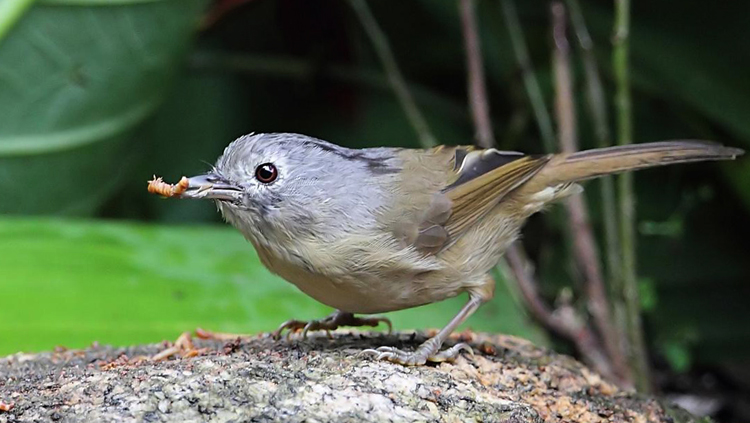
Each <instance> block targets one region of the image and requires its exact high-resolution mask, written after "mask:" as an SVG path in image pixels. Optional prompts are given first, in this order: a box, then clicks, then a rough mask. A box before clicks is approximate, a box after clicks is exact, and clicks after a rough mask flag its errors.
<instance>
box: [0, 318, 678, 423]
mask: <svg viewBox="0 0 750 423" xmlns="http://www.w3.org/2000/svg"><path fill="white" fill-rule="evenodd" d="M462 336H463V337H464V338H465V339H466V338H469V340H470V341H471V342H472V344H473V346H474V349H475V352H476V355H475V356H474V357H471V356H463V357H461V358H459V359H458V360H457V361H456V362H455V363H453V364H448V363H443V364H440V365H437V366H426V367H402V366H399V365H394V364H390V363H385V362H376V361H374V360H372V359H371V358H365V357H360V356H357V355H356V353H357V352H359V351H360V350H361V349H363V348H368V347H377V346H381V345H395V346H398V347H404V348H414V347H415V346H416V345H417V344H418V343H419V342H420V341H422V340H424V337H423V336H422V335H414V334H404V333H402V334H397V335H391V336H388V335H381V334H369V333H359V332H351V333H349V332H341V333H335V334H334V339H328V338H326V337H325V336H313V337H312V338H311V339H308V340H306V341H303V340H296V339H294V340H291V341H280V342H273V341H272V340H271V339H269V338H268V337H266V336H260V337H258V338H253V339H248V340H243V341H242V342H236V341H235V342H228V343H226V342H218V341H201V342H198V343H197V346H198V347H206V350H205V351H203V353H202V354H201V355H198V356H195V357H190V358H182V357H179V356H178V357H175V358H171V359H169V360H166V361H161V362H152V361H151V360H149V359H147V358H146V357H149V356H151V355H153V354H155V353H157V352H159V351H160V350H163V349H164V348H165V347H166V345H164V344H160V345H147V346H138V347H132V348H124V349H118V348H111V347H93V348H90V349H86V350H81V351H56V352H52V353H42V354H16V355H12V356H10V357H6V358H2V359H0V404H3V403H4V405H5V406H6V407H4V408H9V410H7V411H2V410H3V407H2V406H0V422H2V423H5V422H21V421H24V422H25V421H50V420H51V421H66V422H67V421H70V422H77V421H146V422H155V421H174V422H177V421H179V422H188V421H196V422H197V421H217V422H219V421H222V422H223V421H237V422H239V421H258V422H263V421H292V422H298V421H337V422H346V421H352V422H360V421H378V422H385V421H441V422H443V421H446V422H465V421H482V422H509V423H510V422H532V423H535V422H542V421H545V422H557V421H562V422H605V421H606V422H636V423H637V422H672V421H676V422H680V421H692V419H691V418H690V417H687V418H686V417H684V416H683V417H679V418H677V417H674V418H673V417H670V416H669V415H668V414H667V410H665V408H664V407H663V406H662V405H661V404H660V403H658V402H657V401H655V400H653V399H648V398H639V397H637V396H635V395H632V394H628V393H623V392H620V391H618V389H616V388H615V387H614V386H612V385H611V384H609V383H607V382H605V381H602V379H601V378H600V377H599V376H598V375H596V374H594V373H592V372H591V371H589V370H588V369H587V368H586V367H584V366H583V365H582V364H580V363H578V362H576V361H575V360H573V359H572V358H569V357H566V356H562V355H558V354H555V353H552V352H549V351H547V350H544V349H540V348H537V347H535V346H533V345H531V344H530V343H528V342H526V341H523V340H520V339H517V338H512V337H508V336H487V335H474V334H463V335H462Z"/></svg>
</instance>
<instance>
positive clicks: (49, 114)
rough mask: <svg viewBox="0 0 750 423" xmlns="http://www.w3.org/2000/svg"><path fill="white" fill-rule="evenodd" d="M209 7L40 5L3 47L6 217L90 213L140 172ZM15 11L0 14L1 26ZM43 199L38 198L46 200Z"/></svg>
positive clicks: (181, 3) (194, 3)
mask: <svg viewBox="0 0 750 423" xmlns="http://www.w3.org/2000/svg"><path fill="white" fill-rule="evenodd" d="M204 4H205V0H187V1H186V0H164V1H149V2H135V1H129V2H115V3H114V4H112V3H110V4H109V5H104V4H103V3H102V2H91V1H88V2H87V1H80V0H79V1H76V2H75V3H68V2H62V1H57V2H55V4H54V5H51V4H47V3H46V2H40V3H39V4H37V5H35V6H34V7H32V8H31V9H29V10H28V11H27V12H26V13H25V15H23V16H22V17H20V18H18V19H16V20H17V22H15V24H14V25H13V27H12V28H9V31H8V33H7V35H6V37H5V38H4V39H3V40H2V43H0V63H2V64H3V66H2V67H0V169H2V172H0V191H2V192H3V194H4V195H3V201H2V202H0V213H60V214H87V213H91V212H92V211H93V210H95V209H96V207H97V206H98V205H99V204H101V202H102V201H103V200H104V199H105V198H106V197H107V195H109V194H110V193H111V192H112V190H113V189H114V188H115V187H116V186H117V185H118V182H119V180H120V179H121V178H122V177H123V176H124V173H126V172H127V170H128V169H129V167H130V165H131V164H132V158H133V157H134V154H135V153H136V152H135V151H132V150H135V149H128V144H131V143H132V142H133V141H134V140H133V139H132V134H133V130H134V128H135V127H136V126H137V125H138V124H139V123H140V122H142V121H143V120H144V119H145V118H146V117H148V116H149V115H150V114H151V113H152V112H153V111H154V109H155V108H156V107H157V106H158V105H159V103H160V102H161V101H162V99H163V97H164V94H165V89H166V87H168V85H169V81H170V79H171V78H172V74H173V72H174V71H175V70H176V68H177V66H178V65H179V64H180V62H181V60H182V57H183V56H184V53H185V51H186V49H187V47H188V42H189V41H190V38H191V35H192V33H193V31H194V29H195V26H196V22H197V19H198V17H199V15H200V13H201V11H202V9H203V6H204ZM11 12H13V10H10V11H9V10H8V9H7V8H5V9H3V8H0V13H5V15H2V16H0V22H2V21H3V20H6V21H9V22H10V19H9V16H10V15H9V14H10V13H11ZM42 193H43V195H32V194H42Z"/></svg>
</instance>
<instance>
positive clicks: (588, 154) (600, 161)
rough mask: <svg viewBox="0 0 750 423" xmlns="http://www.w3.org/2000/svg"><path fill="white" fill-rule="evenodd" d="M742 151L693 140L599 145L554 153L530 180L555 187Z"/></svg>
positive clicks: (729, 156)
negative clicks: (573, 151)
mask: <svg viewBox="0 0 750 423" xmlns="http://www.w3.org/2000/svg"><path fill="white" fill-rule="evenodd" d="M742 154H744V151H743V150H741V149H739V148H731V147H724V146H723V145H720V144H716V143H711V142H706V141H693V140H688V141H665V142H654V143H646V144H630V145H621V146H616V147H607V148H598V149H594V150H586V151H579V152H576V153H569V154H557V155H554V156H552V158H551V159H550V161H549V163H548V164H547V165H546V166H544V167H543V168H542V169H541V170H540V171H539V173H538V174H537V175H535V177H534V178H533V181H530V182H536V183H541V184H543V185H546V186H554V185H558V184H565V183H569V182H577V181H583V180H586V179H592V178H596V177H599V176H604V175H609V174H613V173H620V172H626V171H630V170H638V169H645V168H648V167H655V166H663V165H669V164H673V163H687V162H699V161H705V160H732V159H734V158H736V157H737V156H740V155H742Z"/></svg>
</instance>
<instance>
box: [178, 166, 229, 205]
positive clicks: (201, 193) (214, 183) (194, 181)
mask: <svg viewBox="0 0 750 423" xmlns="http://www.w3.org/2000/svg"><path fill="white" fill-rule="evenodd" d="M242 193H243V189H242V188H241V187H239V186H237V185H235V184H233V183H231V182H229V181H227V180H226V179H224V178H223V177H221V176H219V175H217V174H216V173H213V172H209V173H206V174H204V175H197V176H193V177H191V178H188V179H187V188H186V189H185V191H184V192H182V193H181V194H180V197H182V198H200V199H213V200H225V201H234V200H237V199H239V197H240V195H242Z"/></svg>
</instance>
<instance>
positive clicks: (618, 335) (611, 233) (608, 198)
mask: <svg viewBox="0 0 750 423" xmlns="http://www.w3.org/2000/svg"><path fill="white" fill-rule="evenodd" d="M566 2H567V4H568V10H569V11H570V20H571V23H572V25H573V29H574V31H575V34H576V38H577V39H578V45H579V46H580V48H581V52H582V61H583V69H584V75H585V80H586V99H587V101H586V103H587V105H588V111H589V115H590V116H591V120H592V121H593V124H594V135H595V138H596V143H597V146H598V147H599V148H604V147H609V146H611V145H612V141H611V136H610V132H609V125H608V118H607V102H606V100H605V96H604V88H603V84H602V80H601V75H600V74H599V68H598V66H597V64H596V58H595V57H594V42H593V40H592V39H591V36H590V35H589V31H588V28H587V27H586V21H585V20H584V18H583V13H582V12H581V6H580V4H579V2H578V0H567V1H566ZM599 188H600V194H601V197H602V208H603V217H602V219H603V221H604V239H605V243H606V246H607V247H606V255H607V269H608V279H609V283H610V286H611V287H612V288H613V290H612V291H614V292H621V291H622V286H623V284H622V276H621V269H622V264H621V263H620V247H619V236H618V233H617V230H618V229H617V222H618V220H617V208H616V199H615V187H614V181H613V180H612V177H610V176H605V177H603V178H601V179H600V182H599ZM592 241H593V239H592ZM591 288H595V289H596V291H597V292H596V293H594V292H592V293H591V294H590V298H592V299H593V298H594V297H604V298H606V296H607V290H606V288H605V287H604V286H603V285H602V286H600V287H593V286H592V287H591ZM614 298H615V297H612V300H611V302H612V303H614V308H618V305H617V303H616V301H614ZM600 302H601V300H600ZM589 308H590V309H591V310H592V311H591V313H592V315H594V317H595V319H596V320H597V327H598V329H599V332H601V334H602V337H603V338H604V342H605V345H606V349H607V352H608V354H609V355H610V357H612V362H613V365H614V367H615V371H616V372H617V374H618V375H619V376H620V378H621V379H622V381H623V384H625V385H632V383H633V375H632V370H631V369H630V366H629V364H628V362H627V359H626V357H625V352H624V349H623V345H624V344H625V343H626V339H624V338H625V332H624V331H622V330H620V329H621V328H618V327H617V326H616V325H613V324H612V322H611V320H612V317H613V315H612V312H611V310H607V311H606V312H605V311H604V310H598V311H597V309H598V308H599V307H596V306H595V304H591V305H590V306H589ZM619 308H622V307H621V306H620V307H619ZM597 314H599V315H600V316H601V317H600V318H596V316H597ZM605 319H606V320H605Z"/></svg>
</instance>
